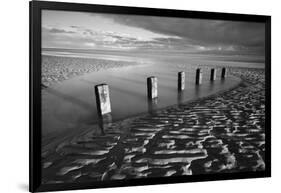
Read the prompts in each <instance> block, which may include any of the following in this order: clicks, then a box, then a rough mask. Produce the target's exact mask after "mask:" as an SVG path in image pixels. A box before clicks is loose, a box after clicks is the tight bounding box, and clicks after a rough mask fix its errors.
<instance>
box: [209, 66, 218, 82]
mask: <svg viewBox="0 0 281 193" xmlns="http://www.w3.org/2000/svg"><path fill="white" fill-rule="evenodd" d="M216 74H217V73H216V69H214V68H212V69H211V77H210V80H211V81H214V80H216Z"/></svg>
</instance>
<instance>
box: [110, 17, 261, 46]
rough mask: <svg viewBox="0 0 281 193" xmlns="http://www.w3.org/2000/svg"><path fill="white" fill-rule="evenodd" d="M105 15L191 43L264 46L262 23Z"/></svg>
mask: <svg viewBox="0 0 281 193" xmlns="http://www.w3.org/2000/svg"><path fill="white" fill-rule="evenodd" d="M106 17H110V18H112V19H113V20H114V21H115V22H118V23H121V24H124V25H128V26H134V27H139V28H143V29H146V30H150V31H152V32H155V33H160V34H167V35H171V36H178V37H181V38H182V39H183V40H184V41H186V42H188V43H191V44H197V45H202V46H207V45H211V46H226V45H228V46H234V47H236V48H238V47H240V48H246V47H247V48H249V49H254V50H264V46H265V25H264V24H263V23H254V22H237V21H223V20H203V19H189V18H172V17H151V16H131V15H130V16H128V15H114V16H113V15H108V16H106Z"/></svg>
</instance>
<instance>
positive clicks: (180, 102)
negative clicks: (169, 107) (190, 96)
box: [177, 91, 184, 106]
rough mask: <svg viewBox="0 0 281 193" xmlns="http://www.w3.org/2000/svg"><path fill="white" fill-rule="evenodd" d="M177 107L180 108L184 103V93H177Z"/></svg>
mask: <svg viewBox="0 0 281 193" xmlns="http://www.w3.org/2000/svg"><path fill="white" fill-rule="evenodd" d="M177 102H178V106H180V105H181V104H182V103H183V102H184V92H183V91H178V97H177Z"/></svg>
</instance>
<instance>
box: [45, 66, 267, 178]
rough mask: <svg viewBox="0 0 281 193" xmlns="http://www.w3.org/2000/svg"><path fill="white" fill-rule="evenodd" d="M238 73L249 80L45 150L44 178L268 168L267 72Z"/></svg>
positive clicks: (129, 175)
mask: <svg viewBox="0 0 281 193" xmlns="http://www.w3.org/2000/svg"><path fill="white" fill-rule="evenodd" d="M231 73H232V74H234V75H236V76H239V77H241V78H242V79H243V80H244V81H243V83H241V84H240V85H239V86H237V87H236V88H235V89H232V90H229V91H226V92H224V93H221V94H217V95H214V96H211V97H208V98H204V99H200V100H198V101H194V102H191V103H186V104H181V105H177V106H173V107H169V108H166V109H164V110H159V111H157V112H153V113H152V114H148V115H145V116H141V117H136V118H133V119H128V120H124V121H121V122H117V123H112V124H108V125H105V126H104V129H103V130H100V129H97V128H96V129H91V130H90V131H89V132H87V133H86V134H83V135H80V136H77V137H75V138H74V139H72V140H71V141H69V142H65V143H63V144H61V145H59V146H57V147H56V149H55V151H51V150H49V151H45V152H43V155H42V160H43V165H42V168H43V183H63V182H86V181H100V180H121V179H129V178H146V177H161V176H163V177H164V176H174V175H196V174H207V173H220V172H224V173H226V172H241V171H260V170H264V169H265V163H264V153H265V132H264V125H265V93H264V92H265V80H264V71H263V70H240V69H232V70H231Z"/></svg>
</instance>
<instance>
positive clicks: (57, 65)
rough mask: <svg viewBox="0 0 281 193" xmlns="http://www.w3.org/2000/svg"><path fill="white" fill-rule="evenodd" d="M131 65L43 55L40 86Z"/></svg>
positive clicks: (126, 62) (131, 63)
mask: <svg viewBox="0 0 281 193" xmlns="http://www.w3.org/2000/svg"><path fill="white" fill-rule="evenodd" d="M128 65H133V62H128V61H123V62H122V63H120V62H116V61H114V60H102V59H96V58H81V57H60V56H49V55H43V57H42V84H43V87H50V86H52V85H54V84H56V83H59V82H62V81H64V80H68V79H70V78H73V77H76V76H81V75H83V74H86V73H91V72H97V71H100V70H105V69H109V68H118V67H124V66H128Z"/></svg>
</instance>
